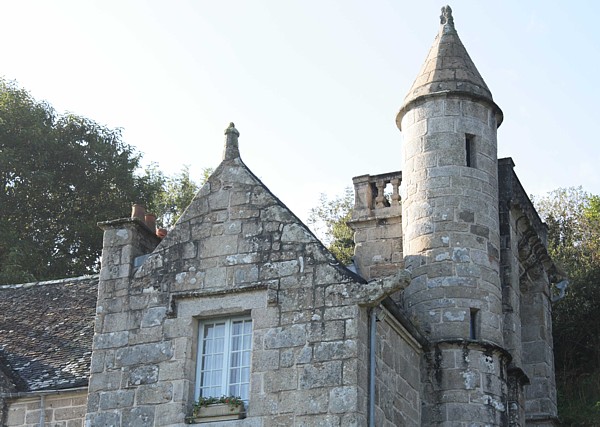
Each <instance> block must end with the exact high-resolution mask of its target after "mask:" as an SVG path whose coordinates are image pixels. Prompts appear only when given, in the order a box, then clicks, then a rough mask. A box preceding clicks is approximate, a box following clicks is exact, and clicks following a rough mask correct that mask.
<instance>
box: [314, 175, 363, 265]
mask: <svg viewBox="0 0 600 427" xmlns="http://www.w3.org/2000/svg"><path fill="white" fill-rule="evenodd" d="M353 206H354V194H353V192H352V189H351V188H349V187H348V188H346V189H345V191H344V194H343V195H342V196H337V197H335V198H333V199H331V200H330V199H329V198H328V197H327V195H325V194H321V197H320V200H319V205H318V206H316V207H314V208H312V209H311V210H310V214H309V217H308V224H309V225H310V226H311V227H312V228H313V229H314V231H315V234H316V235H317V236H318V237H319V238H320V239H321V240H322V241H323V243H324V244H325V245H326V246H327V247H328V249H329V250H330V251H331V252H332V253H333V254H334V255H335V257H336V258H337V259H338V260H339V261H340V262H342V263H343V264H346V265H347V264H350V263H352V256H353V255H354V232H353V231H352V230H351V229H350V227H348V225H347V224H346V223H347V222H348V221H349V220H350V216H351V214H352V207H353Z"/></svg>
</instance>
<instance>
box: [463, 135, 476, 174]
mask: <svg viewBox="0 0 600 427" xmlns="http://www.w3.org/2000/svg"><path fill="white" fill-rule="evenodd" d="M465 154H466V159H467V166H468V167H471V168H474V167H476V165H475V136H474V135H469V134H466V135H465Z"/></svg>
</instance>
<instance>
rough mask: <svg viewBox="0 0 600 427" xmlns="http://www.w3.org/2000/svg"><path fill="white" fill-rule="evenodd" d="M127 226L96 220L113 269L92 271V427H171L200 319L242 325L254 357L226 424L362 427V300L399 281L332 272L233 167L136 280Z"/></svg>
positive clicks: (179, 410) (214, 181)
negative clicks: (239, 408) (239, 413)
mask: <svg viewBox="0 0 600 427" xmlns="http://www.w3.org/2000/svg"><path fill="white" fill-rule="evenodd" d="M129 231H131V225H130V224H129V223H127V222H117V223H106V224H105V233H106V236H107V237H105V243H107V242H108V243H110V242H114V243H113V244H112V245H110V244H109V245H105V248H104V253H103V261H104V260H105V259H109V260H112V263H113V264H114V263H117V265H118V266H119V265H120V267H119V268H114V266H112V264H110V263H106V264H103V266H102V272H101V282H100V286H99V289H100V291H99V299H98V313H99V316H98V319H97V323H96V330H95V339H94V351H93V355H92V367H91V377H90V384H89V392H90V394H89V401H88V414H87V421H88V422H89V423H90V425H92V426H103V425H115V426H121V425H123V426H125V425H127V426H129V425H154V426H167V425H169V426H171V425H172V426H175V425H183V423H184V419H185V417H186V415H188V414H189V413H190V409H191V406H192V403H193V401H194V399H195V395H194V393H195V383H196V363H197V357H198V328H199V325H200V323H201V322H202V321H203V320H205V319H218V318H223V317H229V316H239V315H249V316H250V317H251V318H252V321H253V338H252V346H253V347H252V350H253V352H252V363H251V373H250V375H251V377H250V396H249V401H248V408H247V415H248V417H247V418H246V419H245V420H241V421H238V422H236V423H235V425H240V426H241V425H244V426H254V425H262V426H275V425H282V426H283V425H293V424H296V425H333V426H359V425H365V423H366V413H367V408H366V401H367V399H366V389H365V387H366V382H364V381H363V380H364V378H365V376H366V369H367V368H366V366H367V360H366V349H365V348H366V347H365V346H366V336H367V324H366V314H365V313H366V310H367V309H366V308H365V307H364V306H362V305H363V304H365V305H368V304H376V303H377V302H378V301H380V300H381V299H383V298H384V297H385V296H387V295H388V294H390V293H393V292H396V291H398V290H399V289H401V288H402V287H403V286H405V285H406V283H407V276H402V275H400V276H398V277H396V279H395V280H391V281H390V280H388V281H383V280H382V281H378V282H374V283H364V281H363V280H362V279H361V278H360V277H358V276H356V275H354V274H353V273H352V272H350V271H349V270H346V269H345V268H344V267H342V266H340V265H338V264H337V262H336V260H335V258H334V257H333V256H332V255H331V254H330V253H329V252H328V251H327V250H326V249H325V248H324V247H323V246H322V244H321V243H320V242H319V241H318V240H317V239H316V238H315V237H314V236H313V235H312V233H311V232H310V231H309V230H308V229H307V228H306V227H305V226H304V225H303V224H302V223H301V222H300V221H299V220H298V219H297V218H296V217H295V216H294V215H293V214H292V213H291V212H289V210H287V208H286V207H285V206H283V205H282V204H281V202H279V200H277V199H276V198H275V197H274V196H273V195H272V194H271V193H270V192H269V191H268V190H267V189H266V188H265V187H264V186H263V185H262V183H260V181H259V180H258V179H257V178H256V177H255V176H254V175H253V174H252V173H251V172H250V171H249V170H248V169H247V168H246V167H245V165H244V164H243V163H242V162H241V160H239V159H234V160H229V161H226V162H223V163H222V164H221V166H219V168H217V170H216V171H215V173H214V174H213V175H212V176H211V177H210V179H209V180H208V182H207V184H206V185H205V186H204V187H203V188H202V189H201V190H200V192H199V193H198V195H197V196H196V197H195V199H194V201H193V202H192V204H191V205H190V206H189V207H188V209H187V210H186V212H185V213H184V215H183V216H182V218H181V219H180V220H179V222H178V223H177V224H176V226H175V227H174V229H172V230H170V231H169V234H168V235H167V237H166V238H165V239H164V240H163V241H162V242H161V243H160V244H159V245H158V247H156V249H155V250H154V251H153V252H152V253H151V254H150V255H149V256H148V258H147V259H146V260H145V262H144V264H143V265H142V266H141V267H140V268H139V269H138V270H137V271H135V272H134V271H133V269H131V268H130V267H129V265H130V263H131V261H132V260H133V259H132V258H133V257H131V256H124V255H123V254H129V253H131V254H135V253H138V252H140V251H142V252H143V248H141V245H140V244H138V243H136V241H143V239H141V240H140V239H137V240H136V238H135V237H134V236H135V235H134V234H133V233H129ZM138 231H139V232H141V233H143V232H144V230H138ZM111 236H112V237H111ZM120 236H121V237H120ZM128 236H129V237H128ZM119 238H121V239H125V238H129V239H130V240H129V241H130V242H131V243H130V245H131V246H133V247H132V248H130V247H128V245H127V244H125V243H124V241H121V240H118V239H119ZM128 269H129V275H127V274H126V272H127V271H128Z"/></svg>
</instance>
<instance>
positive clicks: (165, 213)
mask: <svg viewBox="0 0 600 427" xmlns="http://www.w3.org/2000/svg"><path fill="white" fill-rule="evenodd" d="M212 172H213V169H212V168H204V169H203V170H202V179H201V181H200V183H196V182H194V180H193V179H192V178H191V176H190V168H189V166H187V165H185V166H183V168H182V169H181V171H180V172H179V173H177V174H175V175H174V176H170V177H169V176H165V175H164V174H163V173H162V172H161V171H160V170H159V169H158V165H156V164H155V163H153V164H152V165H150V166H149V167H148V168H147V169H146V171H145V175H144V178H143V179H144V181H145V182H147V183H148V185H149V186H150V187H152V188H153V189H154V191H153V197H152V198H151V199H150V200H148V202H147V206H146V208H147V210H148V212H152V213H154V214H155V215H156V218H157V224H159V225H160V226H161V227H166V228H168V227H171V226H173V225H174V224H175V223H176V222H177V220H178V219H179V217H180V216H181V214H182V213H183V212H184V211H185V209H186V208H187V207H188V206H189V204H190V203H191V201H192V199H193V198H194V196H195V195H196V193H197V192H198V190H199V189H200V187H201V186H202V185H203V184H204V183H205V182H206V180H207V179H208V177H209V176H210V175H211V174H212Z"/></svg>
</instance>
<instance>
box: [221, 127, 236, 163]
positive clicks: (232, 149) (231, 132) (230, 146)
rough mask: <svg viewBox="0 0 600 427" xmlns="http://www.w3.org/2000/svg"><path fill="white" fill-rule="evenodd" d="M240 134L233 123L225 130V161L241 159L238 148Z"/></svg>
mask: <svg viewBox="0 0 600 427" xmlns="http://www.w3.org/2000/svg"><path fill="white" fill-rule="evenodd" d="M239 136H240V132H239V131H238V130H237V129H236V128H235V125H234V124H233V122H231V123H229V127H228V128H227V129H225V150H224V151H223V160H232V159H236V158H239V157H240V149H239V147H238V137H239Z"/></svg>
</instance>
